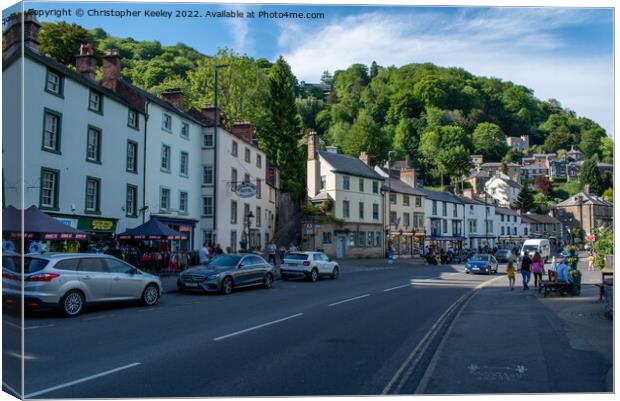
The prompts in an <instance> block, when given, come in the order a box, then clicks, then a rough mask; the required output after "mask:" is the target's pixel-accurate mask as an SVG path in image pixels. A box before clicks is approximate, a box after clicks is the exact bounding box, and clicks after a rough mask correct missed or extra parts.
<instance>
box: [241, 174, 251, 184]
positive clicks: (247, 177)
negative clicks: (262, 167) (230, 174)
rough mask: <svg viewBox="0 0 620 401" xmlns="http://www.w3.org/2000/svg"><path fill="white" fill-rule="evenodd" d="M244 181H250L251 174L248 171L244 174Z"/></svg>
mask: <svg viewBox="0 0 620 401" xmlns="http://www.w3.org/2000/svg"><path fill="white" fill-rule="evenodd" d="M243 182H244V183H249V182H250V175H249V174H248V173H245V174H244V175H243Z"/></svg>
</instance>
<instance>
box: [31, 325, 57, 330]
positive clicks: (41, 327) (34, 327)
mask: <svg viewBox="0 0 620 401" xmlns="http://www.w3.org/2000/svg"><path fill="white" fill-rule="evenodd" d="M55 326H56V325H55V324H44V325H43V326H30V327H24V330H34V329H45V328H47V327H55Z"/></svg>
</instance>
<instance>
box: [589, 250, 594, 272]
mask: <svg viewBox="0 0 620 401" xmlns="http://www.w3.org/2000/svg"><path fill="white" fill-rule="evenodd" d="M588 271H589V272H590V271H594V254H593V253H592V252H590V255H588Z"/></svg>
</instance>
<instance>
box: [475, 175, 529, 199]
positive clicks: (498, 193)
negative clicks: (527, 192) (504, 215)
mask: <svg viewBox="0 0 620 401" xmlns="http://www.w3.org/2000/svg"><path fill="white" fill-rule="evenodd" d="M522 188H523V186H522V185H521V184H519V183H518V182H516V181H514V180H512V179H510V178H509V177H508V176H507V175H506V174H503V173H500V172H497V173H496V174H495V175H494V176H493V177H491V178H490V179H489V180H488V181H487V182H486V183H485V184H484V190H485V192H486V193H487V194H488V195H489V196H491V197H492V198H493V199H495V200H496V201H497V202H498V203H499V205H500V206H508V207H510V205H513V204H514V203H515V201H516V200H517V197H518V196H519V193H520V192H521V189H522Z"/></svg>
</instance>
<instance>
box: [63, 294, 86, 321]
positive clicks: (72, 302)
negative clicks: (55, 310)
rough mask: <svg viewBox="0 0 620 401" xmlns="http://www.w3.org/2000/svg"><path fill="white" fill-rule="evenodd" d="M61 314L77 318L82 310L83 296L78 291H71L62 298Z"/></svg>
mask: <svg viewBox="0 0 620 401" xmlns="http://www.w3.org/2000/svg"><path fill="white" fill-rule="evenodd" d="M61 308H62V312H63V313H64V314H65V316H70V317H73V316H77V315H79V314H80V312H82V309H84V294H82V292H81V291H79V290H71V291H69V292H68V293H66V294H65V296H64V297H62V301H61Z"/></svg>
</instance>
